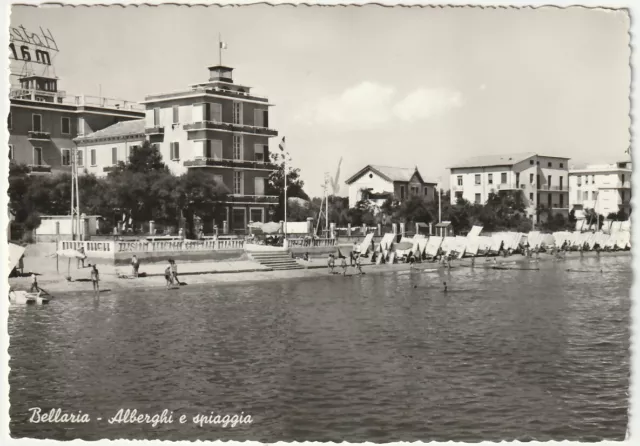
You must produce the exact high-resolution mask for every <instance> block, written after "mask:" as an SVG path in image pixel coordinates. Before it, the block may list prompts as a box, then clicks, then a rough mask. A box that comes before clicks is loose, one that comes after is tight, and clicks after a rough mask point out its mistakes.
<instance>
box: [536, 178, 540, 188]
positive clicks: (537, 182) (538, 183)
mask: <svg viewBox="0 0 640 446" xmlns="http://www.w3.org/2000/svg"><path fill="white" fill-rule="evenodd" d="M536 184H537V185H538V188H540V175H536Z"/></svg>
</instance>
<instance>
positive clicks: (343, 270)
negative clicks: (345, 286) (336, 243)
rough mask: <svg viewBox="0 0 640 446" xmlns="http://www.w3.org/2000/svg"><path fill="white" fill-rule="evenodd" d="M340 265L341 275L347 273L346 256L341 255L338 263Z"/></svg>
mask: <svg viewBox="0 0 640 446" xmlns="http://www.w3.org/2000/svg"><path fill="white" fill-rule="evenodd" d="M340 266H341V267H342V275H343V276H346V275H347V259H346V257H342V262H341V263H340Z"/></svg>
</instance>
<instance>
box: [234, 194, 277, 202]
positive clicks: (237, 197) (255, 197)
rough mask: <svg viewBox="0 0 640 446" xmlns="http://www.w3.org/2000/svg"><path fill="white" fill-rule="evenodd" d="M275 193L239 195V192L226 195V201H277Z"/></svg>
mask: <svg viewBox="0 0 640 446" xmlns="http://www.w3.org/2000/svg"><path fill="white" fill-rule="evenodd" d="M278 198H279V197H278V196H277V195H241V194H229V195H227V201H229V202H232V203H271V204H275V203H278Z"/></svg>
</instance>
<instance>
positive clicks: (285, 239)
mask: <svg viewBox="0 0 640 446" xmlns="http://www.w3.org/2000/svg"><path fill="white" fill-rule="evenodd" d="M287 245H288V243H287V153H286V152H285V154H284V244H283V247H284V248H285V249H286V248H287V247H288V246H287Z"/></svg>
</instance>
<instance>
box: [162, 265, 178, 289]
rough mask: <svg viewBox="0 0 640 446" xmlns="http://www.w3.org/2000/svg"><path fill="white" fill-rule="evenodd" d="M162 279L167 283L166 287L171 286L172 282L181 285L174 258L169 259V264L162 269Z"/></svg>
mask: <svg viewBox="0 0 640 446" xmlns="http://www.w3.org/2000/svg"><path fill="white" fill-rule="evenodd" d="M164 280H165V281H166V283H167V289H169V288H171V287H173V285H174V283H175V284H177V285H178V286H180V285H182V283H180V280H179V279H178V265H176V261H175V260H172V259H169V265H168V266H167V267H166V268H165V270H164Z"/></svg>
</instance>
